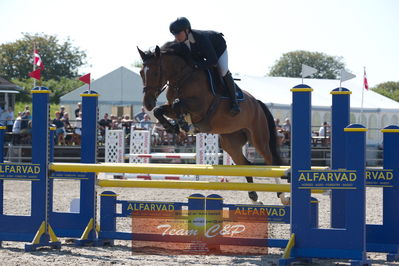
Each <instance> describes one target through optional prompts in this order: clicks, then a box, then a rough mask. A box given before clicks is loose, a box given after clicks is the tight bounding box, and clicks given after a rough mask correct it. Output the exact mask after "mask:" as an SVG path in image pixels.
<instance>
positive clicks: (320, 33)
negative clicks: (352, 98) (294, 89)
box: [0, 0, 399, 86]
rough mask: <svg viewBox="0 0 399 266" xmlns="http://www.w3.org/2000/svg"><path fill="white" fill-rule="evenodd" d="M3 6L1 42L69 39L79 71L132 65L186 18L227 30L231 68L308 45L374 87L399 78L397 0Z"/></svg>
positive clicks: (9, 0) (38, 1)
mask: <svg viewBox="0 0 399 266" xmlns="http://www.w3.org/2000/svg"><path fill="white" fill-rule="evenodd" d="M0 10H1V16H0V25H1V31H0V32H1V34H0V43H6V42H13V41H15V40H17V39H20V38H21V37H22V35H21V32H28V33H36V32H43V33H46V34H50V35H57V36H58V38H59V39H60V40H64V39H66V38H67V37H70V39H71V40H72V42H73V44H74V45H75V46H78V47H79V48H80V49H82V50H85V51H86V53H87V55H88V62H89V64H90V66H87V67H85V68H82V69H81V73H87V72H91V73H92V77H94V78H98V77H100V76H102V75H104V74H107V73H108V72H110V71H112V70H114V69H115V68H117V67H120V66H122V65H123V66H126V67H131V66H132V64H133V63H134V62H135V61H138V60H139V55H138V53H137V50H136V46H139V47H140V48H142V49H148V48H150V47H154V46H155V45H157V44H158V45H162V44H163V43H164V42H166V41H169V40H171V39H172V36H171V35H170V33H169V31H168V27H169V23H170V22H171V21H172V20H174V19H175V18H176V17H178V16H186V17H187V18H189V19H190V21H191V24H192V26H193V28H196V29H213V30H216V31H221V32H223V33H224V35H225V37H226V40H227V45H228V51H229V61H230V64H229V65H230V70H231V71H232V72H233V73H241V74H247V75H255V76H263V75H265V74H266V73H267V72H268V71H269V69H270V67H271V66H272V65H273V64H274V63H275V62H276V60H278V59H279V58H280V57H281V55H282V54H283V53H286V52H290V51H295V50H307V51H313V52H323V53H326V54H328V55H332V56H342V57H343V60H344V62H345V64H346V66H347V69H348V70H350V71H351V72H353V73H354V74H356V75H357V76H358V77H360V76H362V75H363V67H366V70H367V77H368V81H369V84H370V85H371V86H373V85H376V84H378V83H382V82H386V81H399V66H398V62H399V51H398V50H399V16H398V15H397V14H398V12H399V1H395V0H335V1H332V0H324V1H322V0H303V1H300V0H278V1H277V0H276V1H270V0H251V1H232V0H229V1H225V0H214V1H209V0H201V1H188V0H185V1H184V0H183V1H180V0H162V1H155V0H153V1H134V0H114V1H102V0H97V1H92V0H81V1H77V0H68V1H61V0H35V1H29V0H1V1H0ZM44 63H46V62H44ZM359 80H360V79H359Z"/></svg>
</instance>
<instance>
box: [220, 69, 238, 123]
mask: <svg viewBox="0 0 399 266" xmlns="http://www.w3.org/2000/svg"><path fill="white" fill-rule="evenodd" d="M223 80H224V82H225V83H226V86H227V89H228V91H229V96H230V100H231V108H230V115H231V116H235V115H237V114H238V113H239V112H240V106H239V105H238V102H237V96H236V85H235V84H234V80H233V77H232V75H231V73H230V71H227V73H226V75H225V76H224V77H223Z"/></svg>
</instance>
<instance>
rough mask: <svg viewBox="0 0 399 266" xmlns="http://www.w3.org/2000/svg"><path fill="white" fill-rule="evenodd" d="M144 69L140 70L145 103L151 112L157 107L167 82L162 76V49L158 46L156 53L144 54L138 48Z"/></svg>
mask: <svg viewBox="0 0 399 266" xmlns="http://www.w3.org/2000/svg"><path fill="white" fill-rule="evenodd" d="M137 49H138V51H139V53H140V56H141V59H142V60H143V67H142V68H141V70H140V75H141V79H142V80H143V85H144V88H143V93H144V99H143V103H144V106H145V108H146V109H147V110H149V111H151V110H152V109H154V107H155V106H156V102H157V98H158V96H159V94H161V92H162V87H163V86H164V85H165V83H166V81H165V80H164V77H163V76H162V62H161V49H160V48H159V47H158V46H157V47H156V48H155V51H154V52H149V51H148V52H143V51H141V50H140V49H139V48H138V47H137Z"/></svg>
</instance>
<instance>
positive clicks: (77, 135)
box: [72, 112, 82, 145]
mask: <svg viewBox="0 0 399 266" xmlns="http://www.w3.org/2000/svg"><path fill="white" fill-rule="evenodd" d="M81 136H82V112H79V113H78V117H76V121H75V125H74V129H73V135H72V142H73V143H75V145H80V140H81Z"/></svg>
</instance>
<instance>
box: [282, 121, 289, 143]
mask: <svg viewBox="0 0 399 266" xmlns="http://www.w3.org/2000/svg"><path fill="white" fill-rule="evenodd" d="M281 128H282V130H283V134H284V139H285V142H284V144H290V141H291V122H290V120H289V119H288V117H287V118H286V119H285V120H284V124H283V125H282V126H281Z"/></svg>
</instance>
